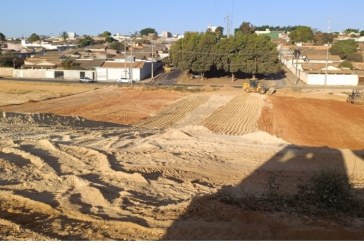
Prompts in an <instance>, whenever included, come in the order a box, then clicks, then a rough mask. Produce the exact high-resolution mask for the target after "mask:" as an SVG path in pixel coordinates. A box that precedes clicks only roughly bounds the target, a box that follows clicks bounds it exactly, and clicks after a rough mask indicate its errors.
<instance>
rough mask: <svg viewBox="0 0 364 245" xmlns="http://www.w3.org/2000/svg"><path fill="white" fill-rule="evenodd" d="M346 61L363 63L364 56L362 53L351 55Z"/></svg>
mask: <svg viewBox="0 0 364 245" xmlns="http://www.w3.org/2000/svg"><path fill="white" fill-rule="evenodd" d="M346 59H347V60H348V61H352V62H363V55H362V54H360V53H355V54H349V55H348V56H347V57H346Z"/></svg>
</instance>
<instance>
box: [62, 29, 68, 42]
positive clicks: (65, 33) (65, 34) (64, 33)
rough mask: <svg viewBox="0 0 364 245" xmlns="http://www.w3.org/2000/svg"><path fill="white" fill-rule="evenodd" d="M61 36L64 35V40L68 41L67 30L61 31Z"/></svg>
mask: <svg viewBox="0 0 364 245" xmlns="http://www.w3.org/2000/svg"><path fill="white" fill-rule="evenodd" d="M61 37H62V39H63V41H67V38H68V33H67V32H65V31H63V32H62V33H61Z"/></svg>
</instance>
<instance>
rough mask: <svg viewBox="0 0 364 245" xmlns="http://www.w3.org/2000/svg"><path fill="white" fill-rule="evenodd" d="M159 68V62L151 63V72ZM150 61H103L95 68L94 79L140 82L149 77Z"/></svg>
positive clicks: (100, 80)
mask: <svg viewBox="0 0 364 245" xmlns="http://www.w3.org/2000/svg"><path fill="white" fill-rule="evenodd" d="M160 66H161V63H160V62H155V61H154V62H153V70H154V71H155V70H157V69H158V68H159V67H160ZM151 71H152V61H146V60H135V61H134V62H128V61H126V62H125V60H123V59H122V60H116V61H105V63H104V64H103V65H101V66H100V67H96V79H97V81H99V82H102V81H104V82H115V81H116V80H117V79H119V78H130V79H132V80H133V81H137V82H139V81H141V80H143V79H146V78H148V77H150V76H151Z"/></svg>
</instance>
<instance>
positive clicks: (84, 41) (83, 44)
mask: <svg viewBox="0 0 364 245" xmlns="http://www.w3.org/2000/svg"><path fill="white" fill-rule="evenodd" d="M94 43H95V40H94V39H93V38H92V37H90V36H85V37H84V38H83V39H81V40H80V41H79V45H80V47H81V48H84V47H86V46H90V45H92V44H94Z"/></svg>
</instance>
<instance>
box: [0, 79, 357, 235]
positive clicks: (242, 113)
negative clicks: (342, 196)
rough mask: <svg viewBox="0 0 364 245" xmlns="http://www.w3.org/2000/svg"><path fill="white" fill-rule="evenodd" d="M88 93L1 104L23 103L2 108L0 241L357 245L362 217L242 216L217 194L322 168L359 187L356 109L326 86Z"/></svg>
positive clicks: (291, 181) (289, 184) (290, 185)
mask: <svg viewBox="0 0 364 245" xmlns="http://www.w3.org/2000/svg"><path fill="white" fill-rule="evenodd" d="M7 86H9V88H10V87H11V84H9V85H7ZM82 87H83V86H81V87H80V90H81V88H82ZM84 89H85V90H84V91H83V92H82V93H79V92H76V91H75V90H72V89H70V90H69V91H64V93H62V94H59V95H58V96H60V97H59V98H54V94H52V93H49V97H51V98H53V99H47V100H42V101H39V102H34V100H38V99H39V98H40V97H39V94H38V93H37V91H34V93H33V94H32V95H31V94H28V96H29V97H28V100H30V102H26V103H23V102H24V98H23V97H21V98H19V102H16V101H15V103H14V97H15V96H14V95H16V94H17V91H18V88H15V89H14V90H11V89H9V90H8V91H7V92H4V94H6V95H7V96H6V97H5V96H4V97H1V102H2V104H3V105H4V104H18V103H20V104H19V105H8V106H1V107H0V111H2V112H0V199H1V200H0V228H1V232H0V239H2V240H53V239H54V240H159V239H163V240H322V239H324V240H342V239H344V240H362V239H364V229H363V228H364V220H362V219H359V218H350V217H347V218H345V217H342V218H339V219H328V218H323V217H316V216H310V215H301V214H298V213H285V212H262V211H249V210H244V209H242V208H240V207H237V206H233V205H229V204H225V203H222V202H220V201H219V200H217V199H216V198H214V196H215V195H216V193H217V194H224V193H226V191H227V189H228V190H229V193H231V194H232V195H237V196H238V195H241V193H242V192H243V191H248V192H252V193H264V192H265V191H267V183H270V181H271V180H272V176H274V181H275V183H274V184H277V185H279V186H280V191H281V192H285V193H286V192H287V193H294V192H295V191H296V190H297V185H298V184H303V183H306V182H307V180H308V179H309V177H310V176H311V175H312V174H313V173H314V172H316V171H320V170H323V169H335V170H339V171H341V172H342V173H345V174H347V175H348V176H349V177H350V180H351V181H352V182H353V184H355V187H356V188H357V189H358V191H359V190H362V189H363V187H364V181H363V180H364V177H363V176H364V175H363V174H364V151H363V148H364V147H363V146H364V143H363V141H364V131H363V130H362V129H361V128H362V127H360V125H364V124H363V118H364V117H363V113H362V112H363V107H359V106H353V105H348V104H346V103H344V102H343V101H342V98H344V97H342V96H341V94H342V92H341V91H334V92H332V94H329V95H330V96H334V97H335V98H337V99H331V100H327V99H326V98H325V97H326V95H327V93H326V91H325V92H324V93H323V94H322V91H318V92H317V93H316V95H314V94H315V92H309V93H307V94H309V96H310V97H311V98H305V96H302V93H303V92H296V91H291V90H289V91H284V92H282V93H280V91H278V92H277V94H276V95H273V96H266V95H259V94H243V93H242V92H241V90H238V89H232V88H231V89H230V88H223V89H220V90H215V91H211V90H208V91H200V92H195V93H191V92H179V91H174V90H162V89H156V90H154V89H153V90H152V89H143V88H138V87H136V88H125V87H124V88H121V87H117V86H109V87H100V88H98V89H96V90H94V89H91V90H90V89H89V87H88V86H87V85H84ZM296 93H297V94H298V95H297V97H295V95H296ZM329 93H331V92H329ZM72 94H74V95H72ZM64 95H66V96H64ZM37 96H38V97H37ZM42 96H43V95H42ZM315 96H316V97H317V98H315V99H314V97H315ZM336 96H337V97H336ZM46 97H47V96H44V97H42V98H43V99H46ZM3 98H4V99H3ZM6 98H7V99H6ZM34 98H38V99H34ZM330 98H332V97H330ZM21 103H22V104H21ZM14 112H16V113H14ZM24 113H25V114H24ZM51 113H52V114H51ZM105 122H108V123H105ZM115 123H116V124H115ZM122 124H128V125H127V126H124V125H122ZM333 132H335V133H336V132H337V134H334V133H333ZM344 136H345V137H346V138H345V137H344ZM227 187H228V188H227Z"/></svg>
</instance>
